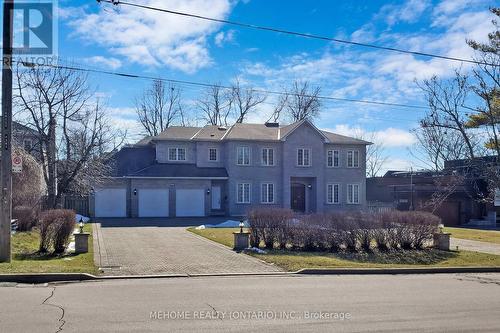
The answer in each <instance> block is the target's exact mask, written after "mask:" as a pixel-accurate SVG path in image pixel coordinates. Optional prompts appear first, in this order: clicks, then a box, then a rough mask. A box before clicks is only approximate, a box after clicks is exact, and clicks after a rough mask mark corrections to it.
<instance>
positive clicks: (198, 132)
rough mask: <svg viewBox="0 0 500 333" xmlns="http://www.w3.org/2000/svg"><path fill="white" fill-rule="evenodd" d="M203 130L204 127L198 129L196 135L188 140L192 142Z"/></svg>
mask: <svg viewBox="0 0 500 333" xmlns="http://www.w3.org/2000/svg"><path fill="white" fill-rule="evenodd" d="M204 128H205V127H200V129H199V130H198V131H197V132H196V133H194V134H193V136H192V137H191V139H189V140H193V139H194V138H195V137H196V136H197V135H198V134H200V132H201V130H203V129H204Z"/></svg>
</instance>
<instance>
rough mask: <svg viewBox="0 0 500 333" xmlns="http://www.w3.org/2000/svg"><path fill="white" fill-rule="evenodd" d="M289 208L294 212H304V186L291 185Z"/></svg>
mask: <svg viewBox="0 0 500 333" xmlns="http://www.w3.org/2000/svg"><path fill="white" fill-rule="evenodd" d="M290 206H291V208H292V209H293V210H294V211H295V212H300V213H304V212H305V211H306V186H305V185H304V184H298V183H295V184H292V191H291V204H290Z"/></svg>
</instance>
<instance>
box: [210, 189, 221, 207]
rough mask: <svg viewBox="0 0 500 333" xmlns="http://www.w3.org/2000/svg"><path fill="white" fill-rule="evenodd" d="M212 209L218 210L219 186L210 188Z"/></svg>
mask: <svg viewBox="0 0 500 333" xmlns="http://www.w3.org/2000/svg"><path fill="white" fill-rule="evenodd" d="M212 209H220V186H212Z"/></svg>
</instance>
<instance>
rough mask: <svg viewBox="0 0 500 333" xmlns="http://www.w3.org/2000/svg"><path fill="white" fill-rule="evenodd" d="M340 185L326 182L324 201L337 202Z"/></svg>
mask: <svg viewBox="0 0 500 333" xmlns="http://www.w3.org/2000/svg"><path fill="white" fill-rule="evenodd" d="M339 194H340V185H339V184H327V185H326V202H327V203H329V204H338V203H339V202H340V201H339V199H340V196H339Z"/></svg>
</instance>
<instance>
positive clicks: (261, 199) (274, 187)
mask: <svg viewBox="0 0 500 333" xmlns="http://www.w3.org/2000/svg"><path fill="white" fill-rule="evenodd" d="M263 185H273V201H270V202H264V200H263V199H264V198H262V186H263ZM259 190H260V203H261V204H263V205H273V204H275V203H276V183H274V182H266V181H264V182H261V183H260V189H259ZM266 195H267V199H269V186H267V193H266Z"/></svg>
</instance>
